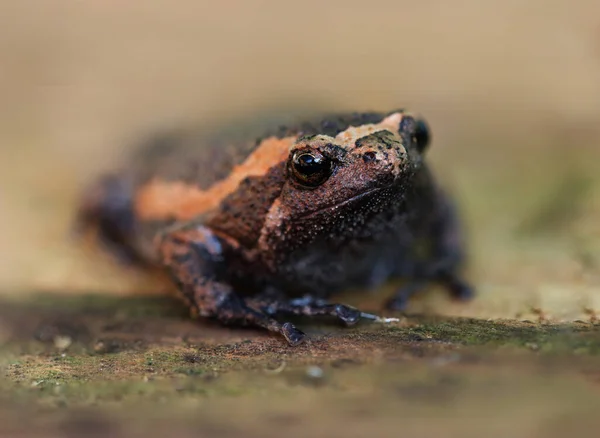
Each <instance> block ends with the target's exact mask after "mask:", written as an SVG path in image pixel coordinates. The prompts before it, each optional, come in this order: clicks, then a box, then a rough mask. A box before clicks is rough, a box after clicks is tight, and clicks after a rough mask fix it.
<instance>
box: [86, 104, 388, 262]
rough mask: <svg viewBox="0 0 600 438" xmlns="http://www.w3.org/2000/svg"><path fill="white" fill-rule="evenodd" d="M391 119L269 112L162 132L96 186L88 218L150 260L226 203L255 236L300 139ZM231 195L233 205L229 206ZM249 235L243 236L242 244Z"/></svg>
mask: <svg viewBox="0 0 600 438" xmlns="http://www.w3.org/2000/svg"><path fill="white" fill-rule="evenodd" d="M386 115H387V114H386V113H375V112H371V113H346V114H332V115H325V116H313V117H303V116H302V115H298V114H296V115H290V116H286V117H282V116H270V115H268V114H267V115H263V116H260V117H256V118H254V119H253V120H250V121H246V122H244V121H235V122H233V123H230V124H227V125H224V126H221V127H218V128H216V129H215V128H212V127H211V128H207V127H203V128H202V127H201V128H199V129H190V130H174V131H170V132H166V133H163V134H161V135H155V136H153V137H152V138H150V139H146V141H143V142H141V143H140V144H139V145H138V146H137V148H136V149H135V150H134V151H133V154H132V155H131V157H130V159H129V160H128V161H127V162H126V163H125V164H124V166H123V167H122V168H121V170H120V171H118V172H117V173H116V174H113V175H109V176H108V177H106V178H104V179H102V180H101V181H99V183H97V184H96V185H95V186H93V187H92V190H91V191H90V192H88V194H86V196H85V197H84V201H83V203H82V213H83V214H82V216H83V217H84V219H85V221H87V222H95V223H97V224H98V225H99V227H100V234H101V235H103V237H104V238H105V240H108V241H110V242H111V245H112V244H113V243H114V242H117V243H118V246H120V247H123V248H125V249H126V252H128V253H133V254H134V255H135V256H136V258H140V257H141V258H142V259H143V260H146V261H147V260H150V261H152V260H154V259H155V258H156V254H155V253H154V246H153V239H154V237H155V235H156V233H157V232H159V231H160V230H162V229H164V228H165V227H168V226H171V225H172V224H173V223H175V222H185V221H189V220H192V219H194V218H198V217H200V216H204V215H205V214H208V213H210V212H215V211H217V209H219V208H220V207H221V206H223V205H225V206H226V207H227V209H228V210H230V211H228V215H229V216H228V215H227V214H226V215H225V216H226V217H230V216H231V217H233V218H238V219H239V217H244V218H247V219H245V222H248V221H250V222H251V223H250V222H248V223H244V224H243V225H244V227H242V230H246V231H247V232H248V234H253V235H254V234H256V232H257V229H258V227H259V226H260V225H261V224H260V221H259V220H258V218H259V217H260V215H261V213H260V210H261V209H262V210H265V211H264V212H263V213H266V210H267V209H268V207H269V206H270V203H271V202H272V201H273V199H274V198H275V197H276V196H277V195H278V192H277V185H278V184H279V185H280V186H281V185H283V182H284V181H283V179H284V172H283V169H284V164H285V162H286V160H287V157H288V155H289V149H290V147H291V146H292V144H293V143H294V141H295V140H296V139H297V138H298V137H299V136H302V135H314V134H326V135H330V136H335V135H336V134H338V133H339V132H341V131H344V130H346V129H347V128H348V127H349V126H359V125H363V124H367V123H378V122H380V121H381V120H382V119H383V118H384V117H385V116H386ZM267 180H268V181H267ZM226 198H228V199H229V202H225V203H224V202H223V201H224V200H225V199H226ZM248 209H251V210H252V211H253V214H252V215H250V214H248V211H249V210H248ZM257 211H258V214H257ZM223 220H224V219H223ZM255 222H256V223H255ZM246 231H244V232H246ZM245 237H247V236H238V238H240V240H241V241H244V238H245ZM254 237H255V236H254ZM250 240H252V239H250Z"/></svg>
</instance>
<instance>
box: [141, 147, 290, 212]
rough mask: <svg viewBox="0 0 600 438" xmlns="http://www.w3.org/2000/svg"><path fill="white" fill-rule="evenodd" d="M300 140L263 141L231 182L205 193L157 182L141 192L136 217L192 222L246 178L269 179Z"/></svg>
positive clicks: (231, 176)
mask: <svg viewBox="0 0 600 438" xmlns="http://www.w3.org/2000/svg"><path fill="white" fill-rule="evenodd" d="M296 138H297V137H295V136H294V137H285V138H277V137H269V138H267V139H265V140H263V141H262V142H261V143H260V144H259V145H258V147H257V148H256V149H255V150H254V152H252V153H251V154H250V155H249V156H248V158H246V160H245V161H244V162H243V163H242V164H239V165H238V166H235V167H234V168H233V169H232V170H231V173H230V174H229V176H228V177H227V178H225V179H222V180H220V181H217V182H216V183H214V184H213V185H212V186H210V187H209V188H207V189H205V190H201V189H199V188H198V187H197V186H195V185H193V184H187V183H184V182H180V181H161V180H159V179H153V180H151V181H150V182H148V183H147V184H145V185H144V186H142V187H140V189H139V190H138V191H137V194H136V196H135V199H134V209H135V212H136V215H137V217H139V218H140V219H142V220H164V219H170V218H173V219H177V220H189V219H192V218H194V217H195V216H198V215H200V214H202V213H204V212H207V211H209V210H211V209H213V208H216V207H217V206H218V205H219V204H220V202H221V201H222V200H223V199H224V198H225V197H226V196H228V195H229V194H231V193H233V192H234V191H235V189H236V188H237V186H238V185H239V183H240V182H241V181H242V180H243V179H244V178H246V177H249V176H261V175H265V174H266V173H267V172H268V170H269V169H270V168H271V167H273V166H275V165H277V164H278V163H280V162H281V161H283V160H285V159H287V157H288V154H289V151H290V147H291V146H292V145H293V144H294V141H295V140H296ZM207 171H209V170H207Z"/></svg>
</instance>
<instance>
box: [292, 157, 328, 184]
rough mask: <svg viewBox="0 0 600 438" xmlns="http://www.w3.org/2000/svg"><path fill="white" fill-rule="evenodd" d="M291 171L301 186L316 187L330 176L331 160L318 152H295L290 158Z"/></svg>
mask: <svg viewBox="0 0 600 438" xmlns="http://www.w3.org/2000/svg"><path fill="white" fill-rule="evenodd" d="M290 167H291V171H292V175H293V177H294V179H295V180H296V181H297V182H298V183H299V184H301V185H303V186H307V187H317V186H319V185H321V184H323V183H324V182H325V181H326V180H327V178H329V177H330V176H331V171H332V166H331V160H330V159H329V158H327V157H326V156H324V155H322V154H321V153H320V152H318V151H310V152H309V151H297V152H295V153H294V155H293V156H292V160H291V166H290Z"/></svg>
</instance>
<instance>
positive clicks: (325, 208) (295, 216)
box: [270, 111, 429, 240]
mask: <svg viewBox="0 0 600 438" xmlns="http://www.w3.org/2000/svg"><path fill="white" fill-rule="evenodd" d="M379 120H380V121H379V122H378V123H367V124H363V125H360V126H350V127H347V128H346V129H345V130H343V131H341V132H338V133H337V134H336V135H335V136H330V135H324V134H316V135H308V136H300V137H299V138H298V139H297V140H296V141H295V142H294V144H293V145H292V147H291V148H290V153H289V156H288V158H287V163H286V181H285V183H284V185H283V187H282V191H281V194H280V196H279V197H278V199H277V201H276V203H275V204H274V206H273V209H272V211H271V218H270V219H271V221H273V225H275V223H278V225H280V226H281V225H283V228H284V229H285V230H286V231H285V232H287V233H289V234H291V233H294V230H298V232H299V233H303V234H305V231H300V230H309V229H310V234H311V235H312V236H316V235H319V234H321V233H322V232H323V233H332V227H333V228H336V229H337V228H338V226H340V225H341V226H343V227H345V229H349V227H350V228H351V227H355V228H356V227H357V226H359V225H360V224H361V223H364V222H365V221H366V220H368V218H369V217H372V216H373V215H374V214H377V213H380V212H382V211H385V210H386V209H388V208H389V207H390V204H392V203H396V202H401V199H402V195H403V193H404V192H405V191H406V190H407V188H408V187H409V185H410V182H411V176H413V175H415V173H416V172H417V171H418V169H419V168H420V167H421V165H422V162H423V159H422V157H423V154H424V152H425V150H426V148H427V146H428V143H429V132H428V128H427V125H426V124H425V122H424V121H421V120H417V119H415V118H414V117H412V116H410V115H408V114H406V113H404V112H402V111H397V112H393V113H390V114H387V115H384V114H382V115H381V118H380V119H379ZM279 229H280V231H281V227H279ZM305 237H306V236H305ZM303 240H304V239H303Z"/></svg>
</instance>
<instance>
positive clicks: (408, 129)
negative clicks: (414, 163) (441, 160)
mask: <svg viewBox="0 0 600 438" xmlns="http://www.w3.org/2000/svg"><path fill="white" fill-rule="evenodd" d="M400 135H401V136H402V138H403V140H404V141H405V142H408V141H410V142H411V143H412V144H414V145H415V147H416V148H417V150H418V151H419V152H420V153H423V152H424V151H425V150H426V149H427V146H429V142H430V140H431V135H430V134H429V127H428V126H427V123H426V122H425V120H422V119H418V120H417V119H414V118H413V117H411V116H405V117H403V118H402V121H401V122H400ZM405 144H406V143H405Z"/></svg>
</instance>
